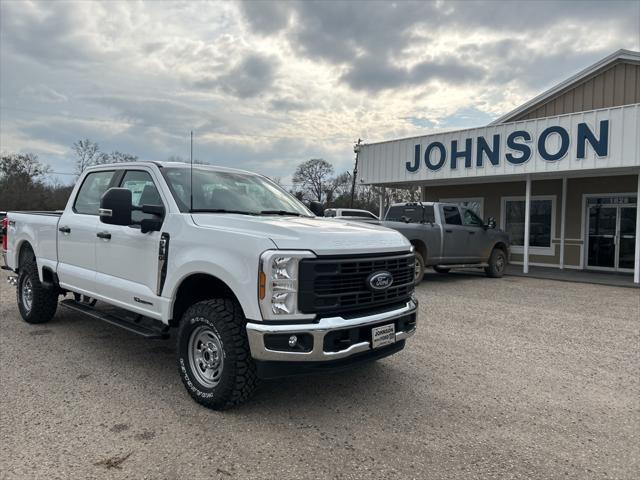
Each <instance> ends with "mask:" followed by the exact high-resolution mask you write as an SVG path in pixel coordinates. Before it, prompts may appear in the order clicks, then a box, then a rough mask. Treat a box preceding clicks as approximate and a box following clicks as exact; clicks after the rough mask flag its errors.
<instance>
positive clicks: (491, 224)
mask: <svg viewBox="0 0 640 480" xmlns="http://www.w3.org/2000/svg"><path fill="white" fill-rule="evenodd" d="M487 228H496V219H495V218H493V217H489V219H488V220H487Z"/></svg>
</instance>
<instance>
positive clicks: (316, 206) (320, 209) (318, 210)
mask: <svg viewBox="0 0 640 480" xmlns="http://www.w3.org/2000/svg"><path fill="white" fill-rule="evenodd" d="M309 210H311V211H312V212H313V214H314V215H315V216H317V217H324V206H323V205H322V202H315V201H314V202H311V203H310V204H309Z"/></svg>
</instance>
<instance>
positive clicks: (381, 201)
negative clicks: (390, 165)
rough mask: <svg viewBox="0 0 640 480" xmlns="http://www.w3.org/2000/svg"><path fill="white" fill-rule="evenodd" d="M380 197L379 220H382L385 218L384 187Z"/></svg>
mask: <svg viewBox="0 0 640 480" xmlns="http://www.w3.org/2000/svg"><path fill="white" fill-rule="evenodd" d="M379 197H380V198H379V200H380V209H379V211H378V218H379V219H380V220H382V219H383V216H384V187H381V190H380V195H379Z"/></svg>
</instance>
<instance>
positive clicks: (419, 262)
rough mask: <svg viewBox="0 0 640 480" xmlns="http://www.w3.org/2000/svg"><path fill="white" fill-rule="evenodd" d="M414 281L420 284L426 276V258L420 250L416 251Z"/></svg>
mask: <svg viewBox="0 0 640 480" xmlns="http://www.w3.org/2000/svg"><path fill="white" fill-rule="evenodd" d="M413 275H414V281H415V284H416V285H419V284H420V282H422V279H423V278H424V258H422V255H420V254H419V253H418V252H416V263H415V266H414V270H413Z"/></svg>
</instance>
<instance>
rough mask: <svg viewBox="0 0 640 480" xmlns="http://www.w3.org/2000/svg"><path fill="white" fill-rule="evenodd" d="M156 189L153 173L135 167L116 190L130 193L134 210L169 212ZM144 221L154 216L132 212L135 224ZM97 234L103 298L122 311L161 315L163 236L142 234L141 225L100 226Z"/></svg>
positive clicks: (122, 177) (122, 179)
mask: <svg viewBox="0 0 640 480" xmlns="http://www.w3.org/2000/svg"><path fill="white" fill-rule="evenodd" d="M157 185H158V179H156V178H154V174H153V171H152V170H151V169H147V168H144V167H136V168H132V169H130V170H126V171H125V172H124V173H123V174H122V175H121V177H120V181H119V182H118V185H115V186H120V187H121V188H127V189H129V190H131V193H132V204H133V206H134V207H141V206H142V205H162V206H164V207H165V211H166V206H167V202H166V200H165V199H163V197H162V194H161V192H160V190H159V189H158V187H157ZM143 218H152V215H151V214H147V213H142V212H141V211H137V210H134V211H133V212H132V220H133V221H134V222H140V220H142V219H143ZM97 234H98V235H99V236H98V238H96V240H97V243H96V270H97V275H96V283H97V284H98V290H99V292H100V294H101V295H102V296H104V297H106V298H108V299H109V300H110V301H111V302H112V303H113V304H115V305H118V306H120V307H123V308H127V309H130V310H133V311H138V312H139V313H142V314H145V315H151V316H153V314H154V313H158V312H159V311H160V304H159V303H158V301H157V297H158V295H157V288H158V269H159V259H158V253H159V248H160V236H161V233H160V232H148V233H142V232H141V230H140V225H139V224H133V225H129V226H122V225H108V224H105V223H102V222H98V228H97Z"/></svg>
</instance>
